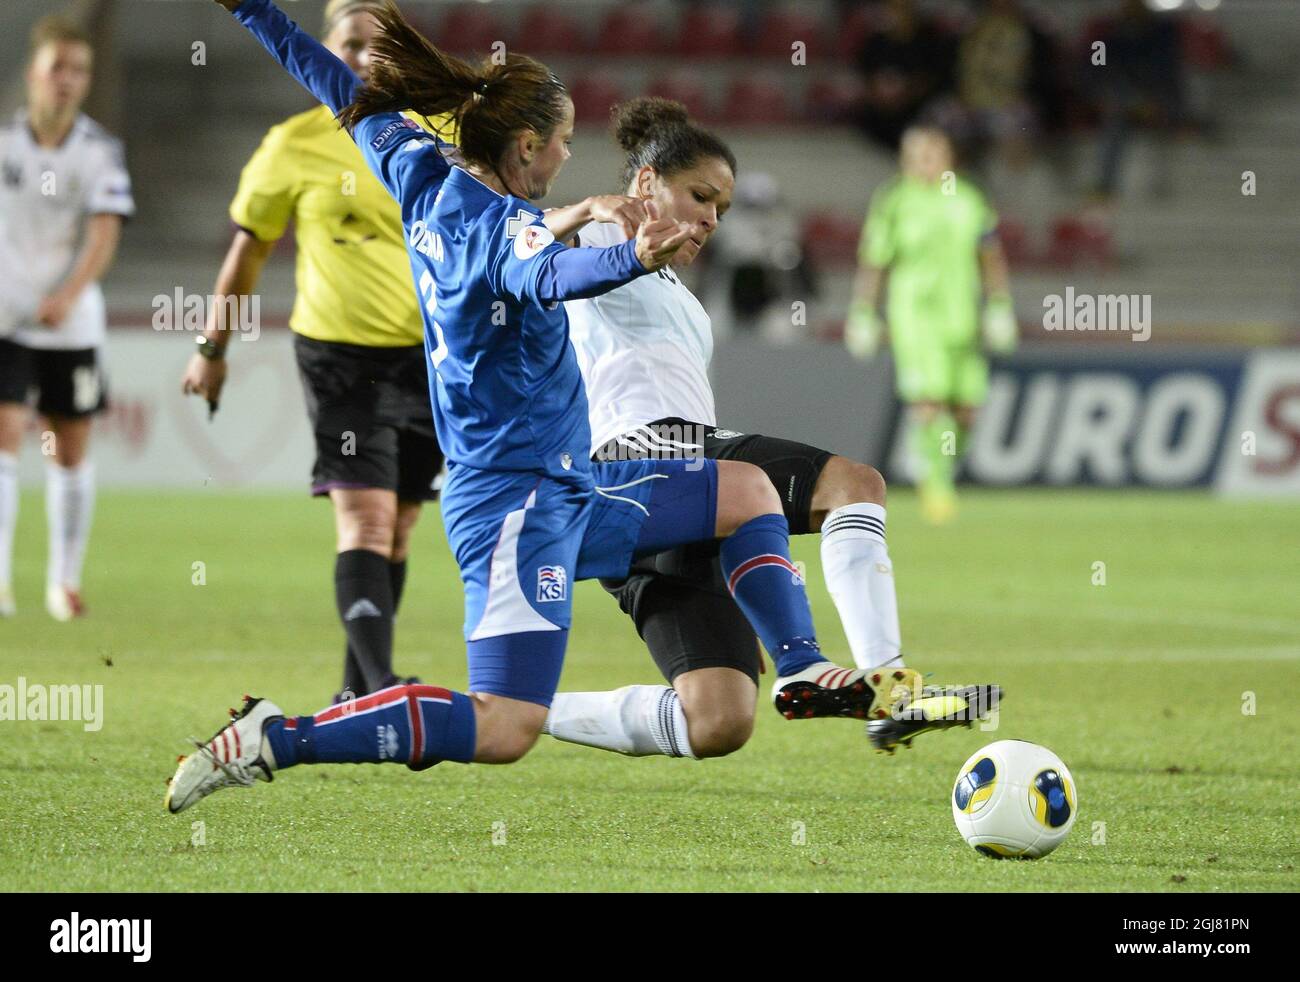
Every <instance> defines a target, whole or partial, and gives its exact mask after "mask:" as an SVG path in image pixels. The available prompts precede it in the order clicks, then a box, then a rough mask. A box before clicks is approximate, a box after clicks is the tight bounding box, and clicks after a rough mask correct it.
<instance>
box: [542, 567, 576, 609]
mask: <svg viewBox="0 0 1300 982" xmlns="http://www.w3.org/2000/svg"><path fill="white" fill-rule="evenodd" d="M568 583H569V581H568V578H567V577H566V576H565V573H564V567H563V566H538V567H537V602H538V603H539V604H544V603H547V602H549V601H552V600H564V599H565V597H566V596H567V594H568Z"/></svg>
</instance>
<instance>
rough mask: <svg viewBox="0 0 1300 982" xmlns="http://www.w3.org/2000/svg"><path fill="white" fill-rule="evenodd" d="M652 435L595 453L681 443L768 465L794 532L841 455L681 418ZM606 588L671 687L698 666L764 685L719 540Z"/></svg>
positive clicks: (627, 453) (622, 453) (639, 566)
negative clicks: (727, 670)
mask: <svg viewBox="0 0 1300 982" xmlns="http://www.w3.org/2000/svg"><path fill="white" fill-rule="evenodd" d="M649 430H650V434H649V435H647V434H645V433H644V432H638V433H635V434H629V436H628V437H627V438H616V439H614V440H611V441H610V442H609V443H607V444H606V445H605V446H603V447H601V448H600V449H599V450H598V451H597V452H596V454H595V457H596V459H597V460H619V459H624V460H625V459H629V458H635V457H636V456H637V455H638V454H639V455H641V456H649V455H651V454H657V455H658V456H661V457H663V456H676V455H680V454H676V453H674V451H673V450H672V449H669V448H671V447H673V446H674V445H675V444H679V443H694V444H696V445H702V446H703V455H704V456H705V457H708V458H710V459H712V460H742V461H745V462H746V463H750V464H754V465H755V466H757V467H760V468H762V469H763V471H764V473H766V474H767V476H768V478H769V479H770V480H771V482H772V484H773V485H774V486H775V487H776V489H777V492H778V493H779V494H780V495H781V504H782V508H783V510H784V511H785V517H786V521H787V522H789V524H790V534H791V535H803V534H805V533H807V532H809V531H810V529H809V527H808V514H809V512H810V511H811V510H812V495H813V489H814V488H815V487H816V485H817V479H818V478H819V477H820V476H821V472H822V469H823V468H824V467H825V466H826V462H827V461H828V460H830V459H831V457H832V456H834V455H833V454H832V453H831V452H830V451H829V450H821V449H819V448H817V447H810V446H808V445H807V444H805V443H795V442H794V441H791V440H781V439H778V438H776V437H769V436H761V435H759V434H754V433H737V432H735V431H733V430H727V429H723V428H721V427H716V426H705V425H704V424H701V423H691V422H689V421H687V420H682V419H662V420H658V421H656V422H654V423H651V424H649ZM654 434H662V435H663V438H662V439H657V438H656V437H655V436H654ZM602 585H603V586H604V587H605V589H606V590H608V591H609V592H610V593H612V594H613V595H614V596H615V597H617V598H618V603H619V606H620V607H621V608H622V610H623V612H624V613H625V614H627V615H628V616H630V617H631V618H632V621H633V623H634V624H636V629H637V633H638V634H640V635H641V639H642V640H643V641H645V643H646V646H647V647H648V648H649V649H650V655H651V657H653V658H654V660H655V664H656V665H658V666H659V671H660V672H662V673H663V676H664V678H666V679H667V680H668V683H669V684H670V685H671V684H672V682H673V680H674V679H676V678H677V676H678V675H680V674H682V673H683V672H689V671H693V670H695V669H698V668H734V669H736V670H737V671H740V672H744V673H745V674H746V675H748V676H749V677H750V679H752V680H753V681H754V683H755V684H757V683H758V676H759V673H760V672H762V671H763V662H762V657H761V655H760V653H759V646H758V638H757V637H756V636H755V634H754V629H753V628H752V627H750V626H749V621H748V620H746V619H745V615H744V614H742V613H741V611H740V608H739V607H738V606H736V602H735V601H734V600H733V599H732V598H731V594H730V593H729V592H728V590H727V585H726V580H725V578H724V577H723V575H722V567H721V563H720V562H719V560H718V543H717V542H696V543H692V544H690V545H687V546H682V547H681V548H678V549H672V550H670V551H668V552H662V553H659V554H658V555H654V556H648V557H646V558H645V559H641V560H638V561H637V562H636V564H635V565H634V566H633V568H632V574H631V575H630V576H629V577H628V578H627V579H626V580H623V581H621V582H617V581H612V580H606V581H603V583H602Z"/></svg>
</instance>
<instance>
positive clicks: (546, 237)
mask: <svg viewBox="0 0 1300 982" xmlns="http://www.w3.org/2000/svg"><path fill="white" fill-rule="evenodd" d="M514 238H515V258H516V259H518V260H519V261H520V262H526V261H527V260H529V259H532V258H533V256H535V255H537V254H538V253H539V252H541V251H542V250H543V249H545V248H546V247H547V246H548V245H550V244H551V243H552V242H554V241H555V236H554V235H552V234H551V230H550V229H549V228H547V227H546V226H545V225H529V226H526V227H525V228H524V229H523V230H522V231H520V233H519V234H518V235H516V236H515V237H514Z"/></svg>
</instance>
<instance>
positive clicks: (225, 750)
mask: <svg viewBox="0 0 1300 982" xmlns="http://www.w3.org/2000/svg"><path fill="white" fill-rule="evenodd" d="M283 718H284V711H283V710H281V709H280V707H279V706H277V705H276V704H275V703H273V702H270V701H268V700H266V699H254V698H252V697H251V696H244V708H243V709H241V710H240V711H239V712H235V710H233V709H232V710H231V711H230V722H229V723H228V724H226V725H225V726H223V727H222V728H221V729H220V730H218V731H217V732H216V734H214V735H213V737H212V739H211V740H208V741H207V742H206V743H200V742H199V741H198V740H194V738H193V737H191V738H190V739H191V740H192V741H193V743H194V745H195V746H196V747H197V748H198V749H197V750H196V751H195V752H194V753H192V754H190V755H189V756H188V757H181V758H180V764H179V766H178V767H177V768H176V773H175V774H174V775H173V776H172V779H171V780H170V781H169V782H167V797H166V799H164V804H166V806H167V810H168V811H169V812H171V813H173V814H175V813H176V812H179V811H184V810H185V809H186V808H189V807H190V805H193V804H195V803H196V802H197V801H198V800H199V799H200V798H206V797H207V796H208V795H210V794H212V792H213V791H218V790H220V789H221V788H249V787H252V786H253V782H254V781H270V780H271V779H272V778H271V771H273V770H274V769H275V757H274V755H273V754H272V753H271V748H270V747H269V746H268V745H267V743H266V741H265V740H264V739H263V738H262V733H263V731H264V730H265V729H266V724H267V723H269V722H271V721H272V720H276V719H283Z"/></svg>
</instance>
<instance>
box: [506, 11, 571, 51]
mask: <svg viewBox="0 0 1300 982" xmlns="http://www.w3.org/2000/svg"><path fill="white" fill-rule="evenodd" d="M587 34H588V32H587V29H586V25H584V24H583V23H582V22H581V21H579V20H578V19H577V18H575V17H573V16H572V15H570V14H566V13H564V12H563V11H560V10H556V9H555V6H554V5H550V6H537V7H529V8H528V10H527V11H526V12H525V13H524V16H523V19H522V20H521V21H520V22H519V35H518V37H517V38H516V39H515V43H516V44H517V45H519V49H520V50H521V51H522V52H524V53H525V54H531V55H539V56H545V55H572V54H581V53H582V52H584V51H588V50H590V45H589V43H588V37H587Z"/></svg>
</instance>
